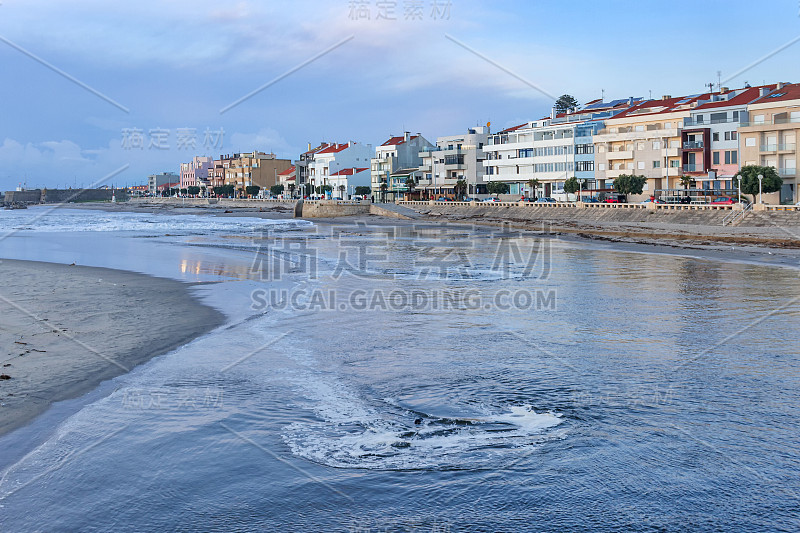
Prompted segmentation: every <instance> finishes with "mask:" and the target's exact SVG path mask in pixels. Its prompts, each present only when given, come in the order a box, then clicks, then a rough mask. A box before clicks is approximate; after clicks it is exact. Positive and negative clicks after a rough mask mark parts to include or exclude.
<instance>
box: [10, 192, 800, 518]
mask: <svg viewBox="0 0 800 533" xmlns="http://www.w3.org/2000/svg"><path fill="white" fill-rule="evenodd" d="M18 215H20V212H19V211H13V212H0V230H2V231H0V233H5V234H8V236H7V237H6V238H4V239H2V240H0V257H8V258H27V259H37V260H48V261H55V262H73V261H74V262H76V263H77V264H82V265H94V266H108V267H112V268H124V269H128V270H134V271H139V272H146V273H150V274H153V275H159V276H165V277H171V278H175V279H179V280H184V281H191V282H195V281H219V282H220V283H214V284H207V285H201V286H198V287H197V288H195V289H194V290H196V291H197V294H198V295H199V296H200V297H202V298H203V299H204V300H205V301H206V302H207V303H208V304H209V305H213V306H215V307H218V308H219V309H221V310H223V311H224V312H225V313H226V314H227V315H228V316H229V317H230V319H229V322H228V323H227V324H226V325H225V326H223V327H221V328H219V329H218V330H216V331H213V332H210V333H209V334H208V335H206V336H204V337H201V338H198V339H196V340H195V341H193V342H192V343H190V344H188V345H186V346H183V347H181V348H180V349H178V350H175V351H174V352H172V353H170V354H166V355H164V356H161V357H157V358H155V359H153V360H151V361H150V362H148V363H146V364H144V365H141V366H140V367H138V368H136V369H134V370H133V371H132V372H131V373H129V374H127V375H124V376H121V377H119V378H117V379H115V380H112V381H111V382H108V383H106V384H104V385H103V386H101V387H100V389H98V391H97V392H95V393H93V394H92V395H89V396H88V397H87V398H86V399H84V400H82V401H80V400H79V401H77V402H74V403H73V406H72V408H71V409H69V410H68V414H65V411H64V410H59V409H54V410H53V411H51V412H48V413H45V414H44V415H43V416H42V417H41V418H40V419H38V420H37V421H35V422H34V423H33V424H31V426H30V427H28V428H23V429H21V430H20V431H19V432H17V433H15V434H11V435H7V436H5V437H3V438H2V439H0V449H2V450H5V452H4V453H3V454H2V455H0V472H2V474H0V530H2V531H108V530H115V531H165V530H177V531H189V530H202V531H581V530H586V531H589V530H591V531H796V530H798V528H800V499H798V496H800V478H799V477H798V472H799V471H800V437H798V429H797V428H798V427H800V424H799V422H800V374H799V373H798V370H800V343H799V342H798V331H800V328H799V327H798V326H800V315H798V301H800V284H798V279H797V278H798V272H797V270H795V269H789V268H778V267H774V266H763V265H755V264H747V263H744V262H741V263H738V262H719V261H712V260H705V259H698V258H692V257H683V256H678V255H663V254H655V253H644V252H641V253H638V252H631V251H622V250H619V249H614V248H613V247H611V246H599V245H596V244H588V243H580V242H567V241H562V240H559V239H558V238H555V237H541V236H535V235H528V234H519V233H514V232H511V231H507V230H504V229H502V228H501V229H482V228H466V227H456V226H453V227H448V226H446V225H442V224H436V225H433V224H428V225H420V226H408V225H405V226H402V227H398V228H395V227H392V226H386V225H380V224H374V225H373V224H368V225H358V224H353V223H349V222H347V221H346V220H343V221H342V222H341V223H337V224H336V225H334V226H330V225H319V224H312V223H310V222H305V221H292V220H282V221H264V220H260V219H247V218H214V217H203V216H182V215H181V216H164V215H140V214H130V213H100V212H88V211H78V210H56V211H52V212H47V213H44V211H43V210H40V209H39V208H36V209H29V210H27V211H26V212H24V213H22V216H18ZM37 217H38V218H37ZM14 228H17V229H14ZM12 230H13V231H12ZM9 233H10V234H9Z"/></svg>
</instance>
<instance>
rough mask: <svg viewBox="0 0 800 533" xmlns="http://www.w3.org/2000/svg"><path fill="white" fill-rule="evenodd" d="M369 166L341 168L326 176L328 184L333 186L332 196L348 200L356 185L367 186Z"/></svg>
mask: <svg viewBox="0 0 800 533" xmlns="http://www.w3.org/2000/svg"><path fill="white" fill-rule="evenodd" d="M369 183H370V172H369V167H366V166H365V167H356V168H343V169H342V170H339V171H338V172H334V173H333V174H331V175H330V176H329V178H328V185H330V186H331V187H333V191H332V195H333V197H334V198H339V199H341V200H349V199H350V198H352V197H353V195H354V194H355V190H356V187H362V186H365V187H369Z"/></svg>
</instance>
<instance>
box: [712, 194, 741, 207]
mask: <svg viewBox="0 0 800 533" xmlns="http://www.w3.org/2000/svg"><path fill="white" fill-rule="evenodd" d="M736 202H737V200H736V199H734V198H731V197H730V196H720V197H719V198H714V199H713V200H711V205H733V204H735V203H736Z"/></svg>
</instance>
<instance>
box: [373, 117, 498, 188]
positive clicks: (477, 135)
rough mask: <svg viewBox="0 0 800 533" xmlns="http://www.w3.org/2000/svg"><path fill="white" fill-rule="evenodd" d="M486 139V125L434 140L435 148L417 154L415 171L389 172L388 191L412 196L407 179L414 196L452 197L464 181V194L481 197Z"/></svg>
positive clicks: (425, 149) (487, 130)
mask: <svg viewBox="0 0 800 533" xmlns="http://www.w3.org/2000/svg"><path fill="white" fill-rule="evenodd" d="M488 138H489V125H488V124H487V125H486V126H478V127H474V128H469V129H467V133H466V134H462V135H450V136H447V137H438V138H437V139H436V146H431V147H425V148H423V150H422V151H421V152H420V153H419V157H420V159H421V163H420V166H419V169H418V170H419V172H415V171H414V170H411V169H402V170H401V171H396V172H394V173H392V174H391V176H390V178H391V183H390V187H389V190H390V191H392V192H393V193H402V194H405V195H406V196H408V195H409V193H410V194H414V191H410V192H409V191H408V190H407V186H406V180H407V179H408V178H409V177H411V178H412V179H414V181H415V183H416V187H415V189H416V192H417V194H416V195H415V196H417V197H422V198H432V197H438V196H441V195H445V196H449V197H454V196H456V190H455V189H456V183H457V182H458V181H464V182H466V190H464V191H462V192H463V193H464V194H467V195H473V194H485V193H486V183H485V181H484V179H483V177H484V173H485V170H484V169H485V167H484V166H483V161H484V158H485V154H484V151H483V147H484V145H486V143H487V142H488Z"/></svg>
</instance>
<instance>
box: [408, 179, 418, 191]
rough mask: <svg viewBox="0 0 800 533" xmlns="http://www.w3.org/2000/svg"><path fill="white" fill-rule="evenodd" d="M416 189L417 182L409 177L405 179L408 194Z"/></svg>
mask: <svg viewBox="0 0 800 533" xmlns="http://www.w3.org/2000/svg"><path fill="white" fill-rule="evenodd" d="M416 187H417V180H415V179H414V178H412V177H411V176H409V177H407V178H406V188H407V189H408V192H412V191H413V190H414V189H415V188H416Z"/></svg>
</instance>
